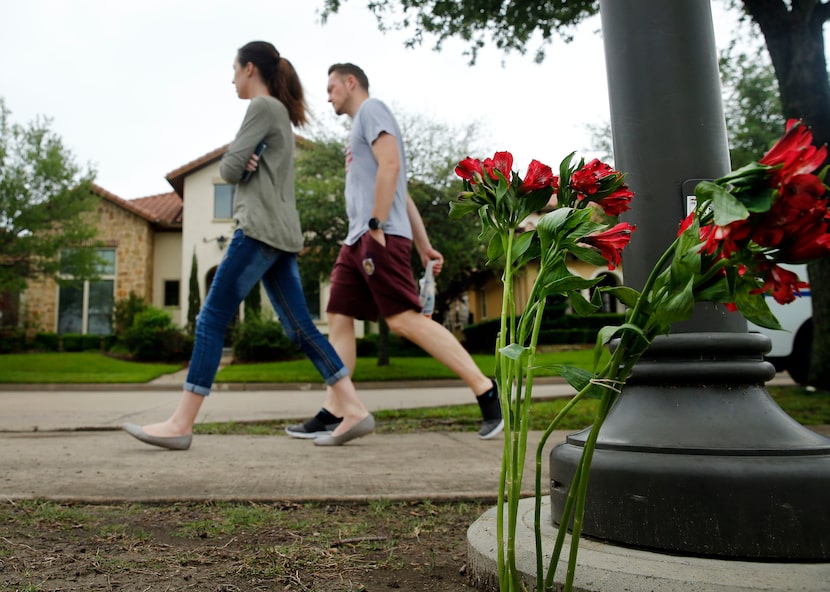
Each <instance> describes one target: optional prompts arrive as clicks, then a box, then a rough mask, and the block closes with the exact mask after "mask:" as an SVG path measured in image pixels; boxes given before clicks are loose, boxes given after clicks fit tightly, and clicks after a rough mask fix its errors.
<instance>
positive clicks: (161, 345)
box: [124, 306, 193, 362]
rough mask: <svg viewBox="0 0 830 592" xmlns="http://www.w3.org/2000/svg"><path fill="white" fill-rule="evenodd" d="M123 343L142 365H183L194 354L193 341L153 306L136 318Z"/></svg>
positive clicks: (167, 316)
mask: <svg viewBox="0 0 830 592" xmlns="http://www.w3.org/2000/svg"><path fill="white" fill-rule="evenodd" d="M124 343H125V345H126V346H127V349H128V350H129V352H130V355H131V356H132V357H133V359H135V360H138V361H141V362H184V361H187V360H188V359H189V358H190V354H191V352H192V351H193V338H192V337H190V336H189V335H187V334H186V333H184V332H183V331H182V330H181V329H179V328H178V327H176V326H175V325H174V324H173V319H172V318H171V317H170V314H169V313H168V312H166V311H163V310H161V309H158V308H155V307H153V306H147V307H146V309H145V310H143V311H142V312H139V313H138V314H136V315H135V318H134V319H133V325H132V327H130V328H129V329H127V330H126V332H125V333H124Z"/></svg>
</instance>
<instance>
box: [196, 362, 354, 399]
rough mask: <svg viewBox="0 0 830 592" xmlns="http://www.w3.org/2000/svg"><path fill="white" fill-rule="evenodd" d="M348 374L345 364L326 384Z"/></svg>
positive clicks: (332, 383)
mask: <svg viewBox="0 0 830 592" xmlns="http://www.w3.org/2000/svg"><path fill="white" fill-rule="evenodd" d="M348 375H349V369H348V368H346V367H345V366H344V367H343V368H341V369H340V370H338V371H337V372H335V373H334V374H332V375H331V376H329V377H328V378H327V379H326V384H327V385H328V386H334V384H335V383H337V382H340V379H341V378H346V377H347V376H348ZM200 394H201V393H200Z"/></svg>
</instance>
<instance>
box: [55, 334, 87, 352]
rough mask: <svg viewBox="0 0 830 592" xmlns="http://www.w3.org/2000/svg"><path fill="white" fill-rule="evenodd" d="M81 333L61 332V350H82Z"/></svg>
mask: <svg viewBox="0 0 830 592" xmlns="http://www.w3.org/2000/svg"><path fill="white" fill-rule="evenodd" d="M82 339H83V335H81V334H80V333H63V334H62V335H61V336H60V340H61V351H66V352H79V351H83V342H82V341H81V340H82Z"/></svg>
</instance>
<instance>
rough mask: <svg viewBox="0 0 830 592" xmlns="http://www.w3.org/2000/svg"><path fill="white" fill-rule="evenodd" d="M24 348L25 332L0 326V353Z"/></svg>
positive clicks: (14, 351)
mask: <svg viewBox="0 0 830 592" xmlns="http://www.w3.org/2000/svg"><path fill="white" fill-rule="evenodd" d="M24 349H26V332H25V331H24V330H23V329H16V328H14V327H2V328H0V354H13V353H18V352H22V351H23V350H24Z"/></svg>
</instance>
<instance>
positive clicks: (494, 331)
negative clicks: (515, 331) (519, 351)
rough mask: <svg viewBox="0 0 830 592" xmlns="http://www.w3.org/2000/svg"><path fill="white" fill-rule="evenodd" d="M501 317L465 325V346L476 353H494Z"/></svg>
mask: <svg viewBox="0 0 830 592" xmlns="http://www.w3.org/2000/svg"><path fill="white" fill-rule="evenodd" d="M500 327H501V319H490V320H487V321H481V322H480V323H475V324H473V325H467V326H466V327H464V347H466V348H467V350H468V351H471V352H474V353H493V352H494V351H495V349H496V337H497V336H498V334H499V328H500Z"/></svg>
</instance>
